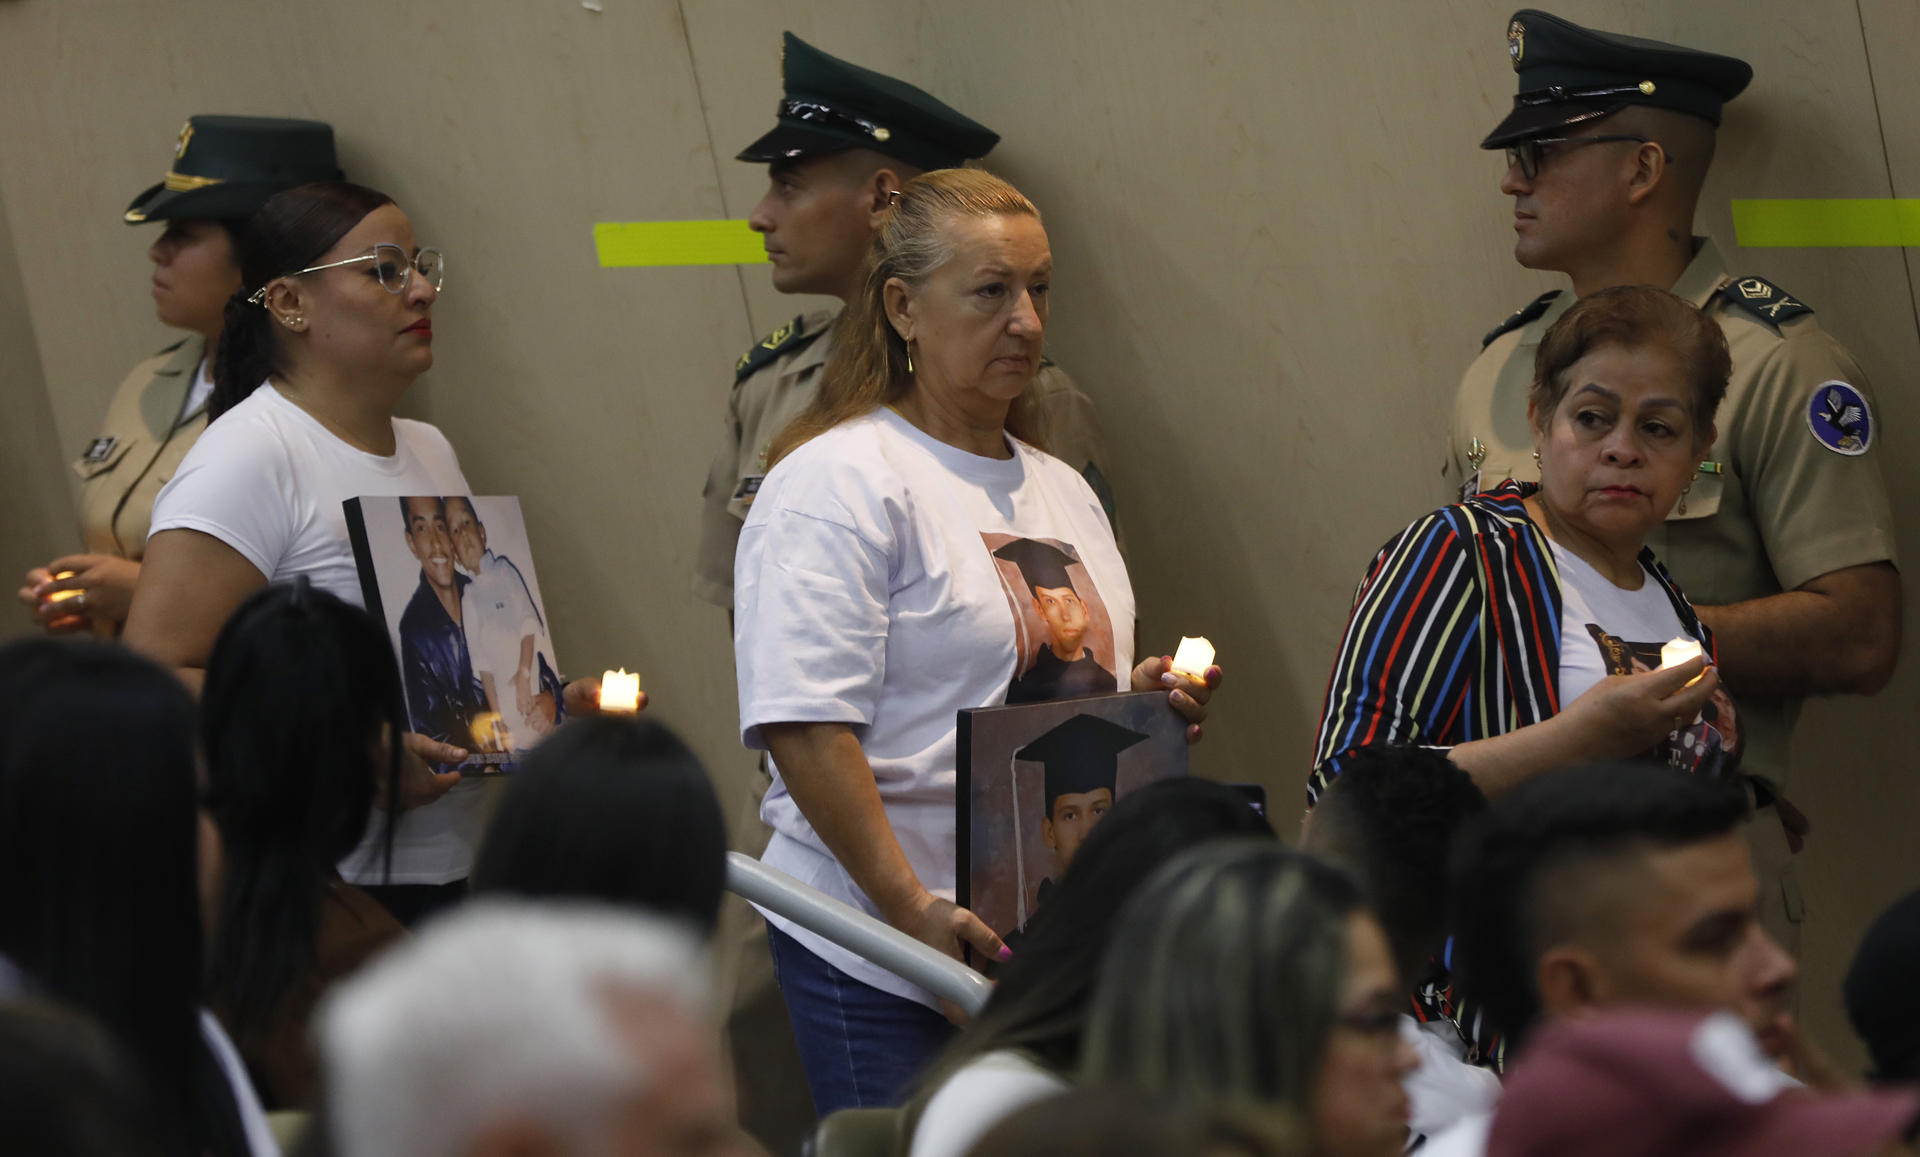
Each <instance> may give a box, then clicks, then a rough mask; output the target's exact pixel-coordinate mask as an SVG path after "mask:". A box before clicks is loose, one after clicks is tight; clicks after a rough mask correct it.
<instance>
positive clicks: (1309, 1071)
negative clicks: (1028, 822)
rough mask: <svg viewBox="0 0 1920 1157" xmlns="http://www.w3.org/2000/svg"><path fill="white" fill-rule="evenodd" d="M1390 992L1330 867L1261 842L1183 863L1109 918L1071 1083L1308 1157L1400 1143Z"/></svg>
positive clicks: (1365, 919)
mask: <svg viewBox="0 0 1920 1157" xmlns="http://www.w3.org/2000/svg"><path fill="white" fill-rule="evenodd" d="M1404 991H1405V990H1404V987H1403V986H1402V983H1401V981H1400V978H1399V976H1398V975H1397V973H1396V971H1395V968H1394V963H1393V954H1392V952H1391V951H1390V950H1389V948H1388V947H1387V937H1386V933H1385V932H1383V931H1382V930H1381V928H1380V923H1379V921H1378V920H1376V919H1375V918H1374V916H1373V913H1372V912H1370V911H1368V909H1367V906H1366V904H1365V902H1364V901H1363V900H1362V899H1361V895H1360V890H1359V888H1358V886H1357V885H1355V884H1354V882H1353V881H1352V880H1351V879H1349V878H1348V877H1347V876H1346V875H1345V874H1344V873H1342V872H1341V871H1339V870H1338V869H1336V868H1332V867H1329V866H1328V865H1326V864H1324V863H1322V862H1320V861H1319V860H1316V859H1314V858H1313V857H1311V856H1306V855H1302V854H1301V853H1299V852H1292V851H1288V850H1286V849H1285V848H1281V847H1277V846H1275V845H1274V844H1272V843H1269V842H1261V841H1255V840H1233V841H1224V842H1216V843H1213V844H1209V845H1206V846H1203V847H1199V848H1195V849H1193V850H1191V851H1188V852H1186V853H1184V854H1182V855H1181V856H1180V857H1179V858H1178V859H1175V860H1173V861H1172V862H1170V863H1168V864H1166V865H1165V866H1164V867H1162V868H1161V869H1160V870H1159V871H1158V872H1156V873H1155V874H1154V875H1153V876H1152V878H1150V879H1149V880H1148V881H1147V882H1146V883H1145V884H1143V885H1142V886H1141V887H1140V888H1139V889H1138V890H1137V891H1136V892H1134V894H1133V897H1132V899H1130V900H1128V901H1127V904H1126V906H1125V907H1124V908H1123V909H1121V912H1120V920H1119V925H1118V927H1117V928H1116V929H1115V930H1114V933H1113V938H1112V939H1111V940H1110V941H1109V942H1108V945H1107V950H1106V955H1105V956H1104V957H1103V958H1102V960H1101V963H1100V974H1099V978H1098V979H1097V980H1096V981H1095V984H1094V993H1093V1003H1092V1007H1091V1008H1090V1009H1089V1011H1088V1013H1087V1025H1086V1029H1085V1035H1084V1038H1083V1040H1084V1043H1083V1044H1082V1046H1081V1053H1080V1073H1079V1078H1080V1081H1081V1083H1083V1084H1087V1085H1101V1084H1117V1085H1124V1086H1130V1087H1134V1088H1138V1089H1141V1090H1143V1091H1145V1092H1147V1093H1154V1094H1160V1095H1163V1096H1167V1097H1170V1098H1173V1099H1175V1100H1178V1101H1181V1102H1184V1103H1188V1104H1194V1105H1198V1106H1202V1107H1205V1108H1210V1109H1215V1110H1219V1111H1223V1112H1228V1113H1231V1114H1233V1115H1235V1116H1238V1117H1241V1118H1243V1119H1251V1120H1258V1119H1260V1118H1261V1117H1266V1118H1268V1119H1270V1120H1271V1121H1272V1123H1274V1124H1275V1125H1276V1126H1277V1127H1279V1128H1283V1129H1285V1128H1291V1129H1295V1130H1300V1131H1304V1132H1305V1133H1306V1135H1307V1136H1308V1137H1309V1138H1310V1139H1311V1148H1310V1152H1312V1153H1313V1154H1314V1157H1393V1155H1395V1154H1398V1153H1400V1152H1402V1151H1403V1150H1404V1148H1405V1146H1406V1142H1407V1114H1408V1102H1407V1095H1406V1093H1405V1091H1403V1090H1402V1088H1401V1080H1402V1078H1404V1077H1405V1076H1406V1075H1407V1074H1408V1073H1410V1072H1412V1071H1413V1069H1414V1068H1415V1066H1417V1065H1418V1064H1419V1057H1418V1056H1417V1055H1416V1054H1415V1053H1414V1051H1413V1046H1412V1045H1410V1044H1408V1043H1407V1042H1406V1041H1405V1040H1404V1039H1402V1037H1401V1036H1400V1006H1401V1004H1402V1002H1403V1001H1404V999H1405V997H1404V996H1403V993H1404Z"/></svg>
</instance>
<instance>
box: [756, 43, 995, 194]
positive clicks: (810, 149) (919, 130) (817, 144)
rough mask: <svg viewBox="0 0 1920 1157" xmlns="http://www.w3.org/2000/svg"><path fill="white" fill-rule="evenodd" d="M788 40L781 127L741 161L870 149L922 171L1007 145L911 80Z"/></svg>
mask: <svg viewBox="0 0 1920 1157" xmlns="http://www.w3.org/2000/svg"><path fill="white" fill-rule="evenodd" d="M784 36H785V41H784V44H783V46H782V48H781V53H780V73H781V78H782V80H783V81H784V83H785V86H786V98H785V99H784V100H782V101H781V102H780V122H779V123H778V124H777V125H775V126H774V128H773V131H772V132H769V133H768V134H767V135H765V136H763V137H761V138H760V139H759V140H757V141H755V142H753V143H752V144H750V145H748V146H747V147H746V148H744V149H742V150H740V154H739V156H738V157H737V158H736V159H737V160H742V161H755V162H759V163H763V164H764V163H767V162H771V161H785V160H793V159H795V158H798V157H809V156H818V155H820V154H823V153H838V152H844V151H845V150H847V149H853V148H864V149H872V150H873V151H874V152H876V153H884V154H885V155H887V156H889V157H895V158H897V159H899V160H902V161H905V162H907V163H908V164H910V165H913V166H915V167H916V168H921V169H951V168H954V167H955V166H957V165H959V164H961V163H962V162H963V161H966V160H969V159H971V158H974V157H984V156H986V155H987V154H988V153H989V152H992V151H993V146H995V145H997V144H999V143H1000V134H999V133H996V132H994V131H993V130H992V129H990V128H988V127H987V126H985V125H983V124H981V123H979V122H978V121H975V120H972V119H970V118H968V117H966V116H964V115H962V114H961V113H959V112H956V111H955V110H953V109H951V108H948V107H947V106H946V105H944V104H942V103H941V102H940V101H938V100H935V99H934V98H933V97H931V96H929V95H928V94H926V93H924V92H922V91H921V90H919V89H917V88H915V87H913V86H912V85H910V84H908V83H906V82H905V81H901V80H895V79H894V78H893V77H891V76H883V75H881V74H880V73H877V72H874V71H872V70H871V69H865V68H861V67H860V66H859V65H857V64H848V63H847V62H846V61H844V60H841V59H840V58H839V57H837V56H828V55H827V54H826V53H824V52H822V51H820V50H819V49H818V48H815V47H814V46H813V45H811V44H808V43H807V42H806V41H804V40H802V39H800V38H799V37H798V36H795V35H794V34H793V33H791V32H788V33H785V34H784Z"/></svg>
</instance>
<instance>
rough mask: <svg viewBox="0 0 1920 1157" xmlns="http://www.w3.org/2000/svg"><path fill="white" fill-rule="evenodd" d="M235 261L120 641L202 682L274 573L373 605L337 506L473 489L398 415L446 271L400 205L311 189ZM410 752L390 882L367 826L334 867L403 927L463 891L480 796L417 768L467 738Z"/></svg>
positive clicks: (356, 191)
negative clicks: (222, 325)
mask: <svg viewBox="0 0 1920 1157" xmlns="http://www.w3.org/2000/svg"><path fill="white" fill-rule="evenodd" d="M241 254H242V262H241V275H242V276H241V284H240V288H239V289H237V290H236V291H235V292H234V294H233V296H232V297H230V298H229V299H228V300H227V305H226V329H225V337H224V339H223V340H222V342H221V345H220V354H219V358H218V360H217V361H216V363H215V366H214V393H213V399H212V402H211V410H212V412H213V415H214V420H213V422H212V424H211V425H210V426H209V427H208V428H207V433H206V434H205V435H203V436H202V437H201V439H200V441H199V443H198V444H197V445H195V446H194V448H193V450H192V452H191V453H189V454H188V455H187V457H186V460H185V461H184V462H182V463H181V466H180V471H179V473H178V474H176V475H174V477H173V480H172V481H171V482H169V483H168V484H167V486H166V488H165V489H164V490H162V491H161V492H160V497H159V499H158V500H157V501H156V502H155V504H154V511H153V530H152V534H151V537H150V538H149V539H148V541H147V562H146V567H145V569H144V571H143V572H142V574H141V576H140V583H139V586H138V588H137V589H136V590H135V592H134V598H133V610H132V613H131V614H130V615H129V617H128V619H127V629H126V636H125V637H126V642H127V644H128V645H129V646H131V647H133V648H135V649H136V650H139V651H141V652H143V653H145V654H147V655H149V656H151V657H153V658H154V659H157V660H159V661H160V662H162V663H165V664H168V665H169V666H172V667H174V668H175V669H177V670H179V671H180V672H181V674H182V676H183V677H184V678H185V679H186V680H187V682H188V683H189V684H190V685H192V686H194V687H195V688H198V687H199V686H200V684H201V682H202V680H203V678H204V676H205V667H206V664H207V660H208V657H209V655H211V653H212V651H213V644H214V640H215V638H216V637H217V636H218V634H219V632H220V628H221V627H222V625H223V624H225V623H226V621H227V619H228V618H229V617H231V616H232V614H233V612H234V611H235V610H237V609H238V608H239V607H240V605H241V604H242V603H243V602H245V601H246V599H247V597H248V596H249V595H251V594H253V593H254V592H255V591H257V590H259V589H260V588H261V587H263V586H265V585H267V584H268V583H270V582H287V581H290V580H292V579H294V578H296V577H299V576H301V575H305V576H306V577H307V578H308V579H309V580H310V581H311V582H312V584H313V586H314V587H315V588H317V589H319V590H323V591H327V592H329V593H331V594H334V595H337V596H338V597H340V598H341V599H342V600H344V601H346V602H348V603H351V604H352V605H354V606H356V607H358V606H364V605H365V601H364V599H363V598H362V596H361V592H360V580H359V573H358V570H357V569H356V567H355V565H354V558H353V548H352V546H351V545H350V544H349V542H348V538H347V524H346V515H345V512H344V510H343V508H342V506H341V503H342V501H343V500H345V499H348V498H353V497H356V496H360V495H393V496H406V495H441V494H465V493H467V492H468V487H467V481H466V478H465V476H464V475H462V474H461V472H460V462H459V460H458V459H457V458H456V457H455V455H454V452H453V447H452V446H450V445H449V444H448V443H447V439H446V437H445V436H444V435H442V434H441V433H440V431H438V430H436V429H434V428H433V427H432V426H429V425H427V424H426V423H424V422H415V421H409V420H407V419H404V418H396V417H394V407H396V406H397V405H398V404H399V402H400V399H401V398H402V397H403V396H404V395H405V394H406V392H407V389H408V387H410V386H412V385H413V382H414V379H415V378H417V377H419V376H420V375H421V374H422V373H424V372H425V371H426V370H427V369H428V368H429V367H431V366H432V365H433V321H432V315H433V304H434V300H435V299H436V298H437V297H438V296H439V291H440V284H441V272H442V266H441V262H440V254H439V252H438V251H437V250H434V249H421V248H420V247H419V246H418V244H417V243H416V241H415V239H414V235H413V225H412V223H411V222H409V221H408V220H407V215H406V214H405V213H403V212H401V210H400V207H399V206H397V205H395V204H394V203H393V201H392V199H391V198H389V197H388V196H387V195H386V194H384V193H379V192H375V191H374V190H372V189H368V188H364V187H362V186H359V185H352V184H347V183H344V182H325V183H320V184H312V185H303V186H300V187H299V188H296V189H290V190H288V191H286V192H284V193H281V194H279V195H278V196H275V197H274V198H273V199H271V200H269V201H268V202H267V203H266V204H265V205H264V206H263V207H262V208H261V210H260V211H259V212H258V213H257V214H255V215H254V216H253V218H252V219H250V220H249V221H248V222H247V225H246V227H245V229H244V230H243V232H242V235H241ZM448 549H449V550H450V549H451V548H450V547H449V548H448ZM405 743H406V747H407V749H408V751H409V752H410V754H411V755H412V756H414V757H417V758H409V759H408V760H407V761H406V762H407V771H408V774H407V775H406V777H405V779H404V781H403V784H402V791H401V797H402V798H401V803H402V805H411V806H413V808H414V810H412V811H410V812H408V814H407V815H406V816H405V817H403V819H402V820H401V822H400V823H398V824H397V825H396V830H395V833H394V837H393V857H392V865H391V867H392V875H391V878H390V879H389V878H387V876H386V874H385V872H384V867H385V865H384V864H383V862H382V857H381V856H380V855H378V854H377V851H376V848H375V847H374V843H375V841H373V840H372V839H371V837H369V838H367V839H363V840H362V841H361V846H360V848H359V849H358V850H356V851H355V853H354V854H353V855H352V856H349V857H348V859H347V860H346V861H344V862H343V863H342V867H341V871H342V875H343V876H345V877H346V879H347V880H348V882H350V883H353V884H358V885H362V886H365V887H368V889H369V891H371V892H372V893H373V894H374V896H375V897H376V898H377V899H379V900H381V902H382V903H384V904H386V905H387V906H388V907H389V908H390V909H392V910H393V911H394V914H395V915H396V916H399V917H400V919H401V920H402V922H403V923H404V922H409V921H410V920H411V919H413V918H416V917H417V916H419V915H421V914H423V913H424V912H425V911H428V910H431V909H432V908H434V907H437V906H439V905H440V904H443V903H447V902H451V900H452V899H454V898H456V897H457V895H458V893H459V891H460V889H462V888H464V882H465V879H466V876H467V873H468V871H469V869H470V868H471V867H472V863H473V849H474V845H475V842H476V840H477V837H478V834H479V830H480V824H481V818H482V801H483V798H484V793H483V792H482V791H481V789H480V785H479V784H478V783H468V784H465V785H461V784H460V782H459V781H460V775H459V773H458V772H453V771H449V772H442V773H436V772H433V771H431V770H430V769H429V768H428V767H427V764H428V763H430V762H431V763H441V764H445V763H457V762H459V761H460V760H462V759H464V758H466V754H467V753H466V751H465V750H464V749H462V748H460V747H456V746H453V745H452V744H450V743H444V742H439V741H436V740H434V739H430V738H428V737H426V736H422V735H415V734H408V735H407V736H406V737H405ZM374 826H375V827H377V826H378V825H374Z"/></svg>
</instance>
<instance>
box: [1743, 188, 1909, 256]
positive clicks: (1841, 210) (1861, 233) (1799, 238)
mask: <svg viewBox="0 0 1920 1157" xmlns="http://www.w3.org/2000/svg"><path fill="white" fill-rule="evenodd" d="M1733 233H1734V237H1735V238H1736V239H1737V240H1738V241H1739V242H1740V244H1741V245H1743V246H1746V247H1748V248H1809V249H1811V248H1853V247H1862V246H1901V247H1905V246H1920V200H1915V199H1912V198H1891V197H1877V198H1854V199H1845V200H1842V199H1835V200H1824V201H1823V200H1805V201H1794V200H1766V201H1735V202H1734V203H1733Z"/></svg>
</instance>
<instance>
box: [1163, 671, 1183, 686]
mask: <svg viewBox="0 0 1920 1157" xmlns="http://www.w3.org/2000/svg"><path fill="white" fill-rule="evenodd" d="M1160 685H1161V686H1162V687H1177V686H1179V685H1180V680H1178V679H1176V678H1174V675H1173V672H1172V671H1168V672H1167V673H1166V674H1164V675H1162V676H1160Z"/></svg>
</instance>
